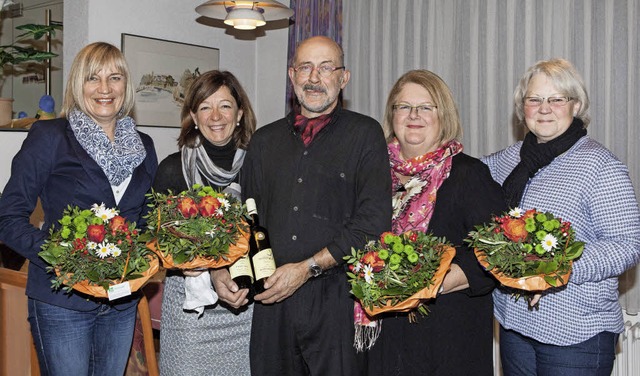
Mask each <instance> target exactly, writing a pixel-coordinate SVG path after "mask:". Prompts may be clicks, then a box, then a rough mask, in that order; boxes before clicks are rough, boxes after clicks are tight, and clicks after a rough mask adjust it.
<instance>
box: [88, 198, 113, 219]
mask: <svg viewBox="0 0 640 376" xmlns="http://www.w3.org/2000/svg"><path fill="white" fill-rule="evenodd" d="M91 211H93V212H94V214H95V215H96V217H98V218H100V219H102V220H103V221H108V220H110V219H111V218H113V217H115V216H116V215H118V212H117V211H116V210H115V209H113V208H111V209H107V208H106V207H105V206H104V202H103V203H101V204H100V205H98V204H93V205H92V206H91Z"/></svg>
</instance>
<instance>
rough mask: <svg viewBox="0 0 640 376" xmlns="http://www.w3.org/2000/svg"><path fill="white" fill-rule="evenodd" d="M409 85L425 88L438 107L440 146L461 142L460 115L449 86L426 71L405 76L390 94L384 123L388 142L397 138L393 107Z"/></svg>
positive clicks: (410, 72) (416, 71)
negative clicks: (454, 141) (394, 129)
mask: <svg viewBox="0 0 640 376" xmlns="http://www.w3.org/2000/svg"><path fill="white" fill-rule="evenodd" d="M409 83H414V84H417V85H420V86H422V87H423V88H425V89H426V90H427V92H428V93H429V95H430V96H431V98H432V99H433V101H434V104H435V105H436V106H438V108H437V109H436V114H437V115H438V122H439V123H440V137H439V140H438V142H439V145H443V144H445V143H447V142H449V141H451V140H460V139H461V138H462V125H461V123H460V115H459V114H458V108H457V106H456V102H455V100H454V99H453V94H452V93H451V90H450V89H449V86H447V84H446V83H445V82H444V81H443V80H442V78H440V76H438V75H437V74H435V73H433V72H431V71H428V70H426V69H416V70H411V71H408V72H407V73H405V74H403V75H402V77H400V78H399V79H398V81H396V83H395V84H394V85H393V88H391V91H390V92H389V97H388V99H387V105H386V107H385V110H384V122H383V128H384V130H385V134H386V135H387V142H391V141H392V140H393V139H394V138H395V137H396V134H395V132H394V131H393V105H394V104H395V102H396V99H397V98H398V95H399V94H400V91H402V88H403V87H404V85H406V84H409Z"/></svg>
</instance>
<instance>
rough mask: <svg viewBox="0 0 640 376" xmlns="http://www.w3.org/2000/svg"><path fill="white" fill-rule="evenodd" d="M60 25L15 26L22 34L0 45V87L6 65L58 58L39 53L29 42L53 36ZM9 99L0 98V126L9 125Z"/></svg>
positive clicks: (2, 82) (47, 53)
mask: <svg viewBox="0 0 640 376" xmlns="http://www.w3.org/2000/svg"><path fill="white" fill-rule="evenodd" d="M60 28H61V26H60V25H49V26H47V25H36V24H26V25H20V26H17V27H16V29H17V30H20V31H22V34H20V35H18V36H17V37H16V40H15V41H14V42H13V43H11V44H7V45H0V66H1V67H2V68H1V69H0V87H2V84H4V81H5V79H6V77H5V75H4V68H5V67H7V66H8V65H13V66H15V65H18V64H21V63H26V62H41V61H44V60H48V59H51V58H53V57H56V56H58V55H57V54H54V53H52V52H47V51H41V50H38V49H36V48H34V47H33V46H30V45H29V41H33V40H39V39H41V38H42V37H44V36H46V35H47V34H49V33H51V35H52V36H53V35H55V30H56V29H60ZM11 102H13V99H11V98H0V126H2V125H7V124H9V123H11V118H12V108H11Z"/></svg>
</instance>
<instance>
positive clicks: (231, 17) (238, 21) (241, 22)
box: [196, 0, 293, 30]
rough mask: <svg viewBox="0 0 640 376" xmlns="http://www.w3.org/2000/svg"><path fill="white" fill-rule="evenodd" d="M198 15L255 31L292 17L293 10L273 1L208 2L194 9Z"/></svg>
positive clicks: (212, 0) (217, 0)
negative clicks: (268, 24) (267, 23)
mask: <svg viewBox="0 0 640 376" xmlns="http://www.w3.org/2000/svg"><path fill="white" fill-rule="evenodd" d="M196 12H198V14H200V15H202V16H205V17H209V18H214V19H219V20H224V23H225V24H227V25H233V27H235V28H237V29H245V30H247V29H255V27H256V26H263V25H264V24H265V23H266V21H274V20H281V19H285V18H289V17H291V16H293V9H291V8H288V7H287V6H285V5H284V4H281V3H279V2H277V1H275V0H262V1H244V0H237V1H223V0H210V1H207V2H206V3H203V4H200V5H198V6H197V7H196Z"/></svg>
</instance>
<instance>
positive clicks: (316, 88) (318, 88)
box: [302, 84, 327, 94]
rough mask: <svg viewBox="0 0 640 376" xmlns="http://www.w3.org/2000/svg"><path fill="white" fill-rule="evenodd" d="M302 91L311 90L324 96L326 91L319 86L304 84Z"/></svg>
mask: <svg viewBox="0 0 640 376" xmlns="http://www.w3.org/2000/svg"><path fill="white" fill-rule="evenodd" d="M302 90H305V91H306V90H311V91H319V92H321V93H324V94H326V93H327V90H326V89H325V88H323V87H322V86H320V85H312V84H306V85H304V86H303V87H302Z"/></svg>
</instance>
